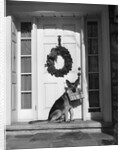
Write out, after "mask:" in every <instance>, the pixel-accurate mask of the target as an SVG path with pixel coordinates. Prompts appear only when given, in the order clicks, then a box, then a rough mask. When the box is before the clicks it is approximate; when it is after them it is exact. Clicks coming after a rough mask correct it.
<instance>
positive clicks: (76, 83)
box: [75, 77, 80, 87]
mask: <svg viewBox="0 0 123 150" xmlns="http://www.w3.org/2000/svg"><path fill="white" fill-rule="evenodd" d="M79 79H80V78H79V77H78V79H77V80H76V81H75V85H76V87H77V86H78V85H79Z"/></svg>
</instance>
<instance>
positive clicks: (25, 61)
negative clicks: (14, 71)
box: [21, 57, 31, 73]
mask: <svg viewBox="0 0 123 150" xmlns="http://www.w3.org/2000/svg"><path fill="white" fill-rule="evenodd" d="M21 73H31V57H22V58H21Z"/></svg>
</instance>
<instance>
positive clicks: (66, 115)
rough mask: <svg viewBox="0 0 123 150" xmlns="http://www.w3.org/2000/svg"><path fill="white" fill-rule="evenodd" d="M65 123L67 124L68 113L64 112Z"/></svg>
mask: <svg viewBox="0 0 123 150" xmlns="http://www.w3.org/2000/svg"><path fill="white" fill-rule="evenodd" d="M64 117H65V122H68V111H66V112H65V116H64Z"/></svg>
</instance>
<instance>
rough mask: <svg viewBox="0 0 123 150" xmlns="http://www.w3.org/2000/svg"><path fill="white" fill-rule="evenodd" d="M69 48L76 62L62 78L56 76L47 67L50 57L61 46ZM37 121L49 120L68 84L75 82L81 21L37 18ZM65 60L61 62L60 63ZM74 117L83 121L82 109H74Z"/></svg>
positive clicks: (78, 61) (78, 65) (78, 58)
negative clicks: (59, 44)
mask: <svg viewBox="0 0 123 150" xmlns="http://www.w3.org/2000/svg"><path fill="white" fill-rule="evenodd" d="M58 35H61V45H62V46H64V47H66V48H67V49H68V50H69V52H70V54H71V57H72V59H73V65H72V70H71V71H70V72H69V73H68V74H67V75H65V76H64V77H63V78H62V77H58V78H57V77H55V76H52V75H50V74H49V73H48V72H47V68H46V67H45V64H46V60H47V55H48V54H49V53H50V51H51V49H52V48H55V47H56V46H57V45H58ZM37 40H38V48H37V49H38V52H37V60H38V119H47V118H48V114H49V110H50V108H51V107H52V105H53V103H54V102H55V100H56V99H57V98H59V97H60V96H61V95H62V94H63V93H64V91H65V89H64V88H65V86H66V84H65V81H66V79H68V80H69V81H71V82H74V81H75V80H76V79H77V77H78V76H77V73H78V67H80V57H81V55H80V21H79V19H75V18H71V19H69V18H66V19H65V18H63V19H62V18H52V19H51V18H42V19H38V32H37ZM60 61H61V62H62V60H59V62H60ZM74 112H75V113H74V118H81V116H82V112H81V106H79V107H78V108H76V109H74Z"/></svg>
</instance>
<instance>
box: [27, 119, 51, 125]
mask: <svg viewBox="0 0 123 150" xmlns="http://www.w3.org/2000/svg"><path fill="white" fill-rule="evenodd" d="M48 121H49V120H48V119H47V120H33V121H29V122H28V123H29V124H35V123H40V122H48Z"/></svg>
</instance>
